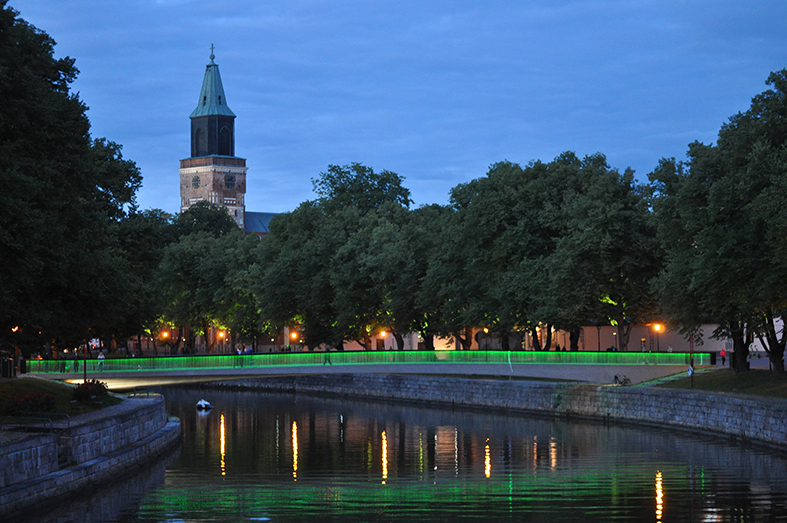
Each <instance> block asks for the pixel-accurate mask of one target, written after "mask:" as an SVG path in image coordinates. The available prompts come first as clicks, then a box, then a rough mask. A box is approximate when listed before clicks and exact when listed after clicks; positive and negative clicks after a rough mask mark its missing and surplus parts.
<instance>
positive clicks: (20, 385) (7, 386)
mask: <svg viewBox="0 0 787 523" xmlns="http://www.w3.org/2000/svg"><path fill="white" fill-rule="evenodd" d="M73 390H74V387H72V386H69V385H65V384H63V383H60V382H57V381H50V380H45V379H37V378H10V379H2V380H0V415H4V414H5V413H6V411H7V409H8V407H9V406H10V405H11V398H14V397H18V396H21V395H23V394H29V393H32V392H39V391H40V392H46V393H49V394H52V395H53V396H55V410H54V411H52V412H56V413H60V414H68V415H73V412H72V409H71V399H72V396H71V395H72V393H73ZM121 401H123V400H121V399H119V398H115V397H113V396H106V397H104V398H102V404H101V405H93V404H89V405H86V408H85V412H90V411H93V410H98V409H100V408H102V407H108V406H110V405H117V404H118V403H120V402H121ZM36 414H39V413H34V414H31V415H32V416H35V415H36ZM40 414H41V415H44V416H45V415H46V414H47V413H46V412H43V413H40Z"/></svg>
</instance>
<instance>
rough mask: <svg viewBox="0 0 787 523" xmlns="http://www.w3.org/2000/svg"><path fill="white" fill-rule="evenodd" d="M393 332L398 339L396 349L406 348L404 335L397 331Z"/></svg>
mask: <svg viewBox="0 0 787 523" xmlns="http://www.w3.org/2000/svg"><path fill="white" fill-rule="evenodd" d="M391 334H393V337H394V339H395V340H396V350H404V337H403V336H402V335H401V334H399V333H398V332H396V331H393V332H392V333H391Z"/></svg>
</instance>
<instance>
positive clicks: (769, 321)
mask: <svg viewBox="0 0 787 523" xmlns="http://www.w3.org/2000/svg"><path fill="white" fill-rule="evenodd" d="M757 337H758V338H759V340H760V343H762V346H763V348H764V349H765V352H766V353H767V354H768V359H769V360H770V362H771V369H772V370H773V371H774V372H775V373H777V374H784V346H785V341H787V338H785V333H784V330H783V329H782V337H781V338H779V335H778V334H777V333H776V325H775V324H774V321H773V313H772V311H768V312H766V313H765V339H763V337H762V335H761V334H760V335H758V336H757Z"/></svg>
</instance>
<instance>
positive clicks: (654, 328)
mask: <svg viewBox="0 0 787 523" xmlns="http://www.w3.org/2000/svg"><path fill="white" fill-rule="evenodd" d="M653 330H654V331H656V352H661V349H660V348H659V332H660V331H661V324H660V323H656V324H655V325H653Z"/></svg>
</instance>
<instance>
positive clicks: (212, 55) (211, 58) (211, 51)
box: [210, 44, 216, 63]
mask: <svg viewBox="0 0 787 523" xmlns="http://www.w3.org/2000/svg"><path fill="white" fill-rule="evenodd" d="M213 49H215V48H214V47H213V44H210V63H213V59H214V58H216V55H214V54H213Z"/></svg>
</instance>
